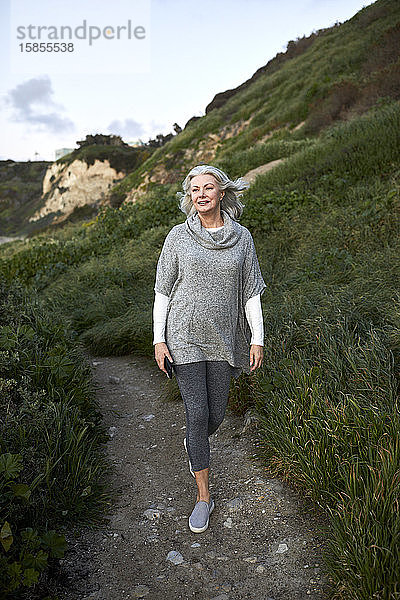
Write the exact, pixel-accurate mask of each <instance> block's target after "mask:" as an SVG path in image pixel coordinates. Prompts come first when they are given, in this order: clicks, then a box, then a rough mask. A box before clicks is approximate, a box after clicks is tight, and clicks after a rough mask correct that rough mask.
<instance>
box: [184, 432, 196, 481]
mask: <svg viewBox="0 0 400 600" xmlns="http://www.w3.org/2000/svg"><path fill="white" fill-rule="evenodd" d="M183 445H184V447H185V450H186V454H187V455H188V462H189V471H190V473H191V475H192V477H194V478H195V479H196V475H195V474H194V471H193V469H192V465H191V464H190V458H189V452H188V451H187V448H186V438H183Z"/></svg>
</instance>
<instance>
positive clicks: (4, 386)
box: [0, 282, 108, 598]
mask: <svg viewBox="0 0 400 600" xmlns="http://www.w3.org/2000/svg"><path fill="white" fill-rule="evenodd" d="M0 415H1V417H0V543H1V547H0V566H1V569H0V572H1V575H0V595H1V597H2V598H3V597H4V598H6V597H8V595H9V594H13V593H14V591H15V592H16V591H18V590H19V589H23V588H24V587H27V586H28V587H32V596H31V597H32V598H33V597H36V595H35V594H36V592H35V590H36V585H37V584H38V585H39V584H41V581H42V577H41V575H42V574H44V572H45V571H46V569H47V566H48V565H49V564H50V562H52V561H53V562H54V559H56V558H60V557H61V556H62V553H63V551H64V547H65V540H64V537H63V534H62V533H61V532H60V533H55V530H58V531H63V530H65V529H66V528H67V527H71V526H75V525H76V524H78V523H90V522H98V521H99V520H101V519H102V518H103V515H104V511H105V509H106V507H107V506H108V493H107V491H106V488H107V473H108V465H107V462H106V459H105V456H104V454H103V449H102V445H103V443H104V442H105V440H106V436H105V432H104V430H103V427H102V425H101V417H100V414H99V413H98V410H97V405H96V401H95V390H94V385H93V383H92V379H91V372H90V367H89V365H88V364H87V361H86V359H85V356H84V354H83V351H82V349H81V348H80V347H79V345H77V343H76V339H75V338H74V337H73V336H71V334H70V332H69V331H68V329H67V327H66V325H65V324H62V323H61V322H60V321H58V320H57V318H56V316H55V315H50V314H49V312H48V308H46V310H45V309H44V307H43V304H42V303H41V301H40V300H39V298H38V297H37V295H36V294H35V292H34V291H33V290H31V291H30V292H29V294H28V293H27V292H26V291H24V289H23V288H22V287H21V286H18V285H16V284H14V285H12V286H8V285H6V284H4V282H3V283H1V284H0Z"/></svg>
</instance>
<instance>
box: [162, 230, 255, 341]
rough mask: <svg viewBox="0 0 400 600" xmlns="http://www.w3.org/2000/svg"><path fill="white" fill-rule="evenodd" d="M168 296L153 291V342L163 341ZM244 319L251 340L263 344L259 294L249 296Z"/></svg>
mask: <svg viewBox="0 0 400 600" xmlns="http://www.w3.org/2000/svg"><path fill="white" fill-rule="evenodd" d="M222 227H223V225H222V226H221V227H206V229H207V231H218V230H219V229H222ZM168 301H169V296H165V295H164V294H160V292H155V298H154V306H153V327H154V340H153V345H154V344H159V343H160V342H165V325H166V321H167V307H168ZM244 311H245V314H246V319H247V322H248V324H249V327H250V331H251V342H250V344H255V345H257V346H263V345H264V321H263V316H262V308H261V296H260V294H257V295H256V296H253V297H252V298H250V299H249V300H248V301H247V302H246V305H245V307H244Z"/></svg>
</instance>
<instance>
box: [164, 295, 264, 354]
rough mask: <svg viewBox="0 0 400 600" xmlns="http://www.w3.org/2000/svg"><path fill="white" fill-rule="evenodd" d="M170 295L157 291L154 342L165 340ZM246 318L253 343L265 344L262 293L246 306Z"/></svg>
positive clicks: (250, 300) (251, 299)
mask: <svg viewBox="0 0 400 600" xmlns="http://www.w3.org/2000/svg"><path fill="white" fill-rule="evenodd" d="M168 301H169V297H168V296H165V295H164V294H160V292H155V298H154V306H153V326H154V340H153V345H154V344H159V343H160V342H165V324H166V321H167V307H168ZM244 310H245V314H246V319H247V321H248V323H249V326H250V331H251V342H250V343H251V344H256V345H257V346H263V345H264V322H263V316H262V308H261V298H260V294H257V295H256V296H253V297H252V298H250V299H249V300H248V301H247V302H246V305H245V307H244Z"/></svg>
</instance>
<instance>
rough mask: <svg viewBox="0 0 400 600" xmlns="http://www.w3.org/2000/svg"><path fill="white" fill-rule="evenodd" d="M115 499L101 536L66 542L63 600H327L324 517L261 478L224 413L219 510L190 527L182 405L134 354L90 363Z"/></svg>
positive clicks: (191, 494) (249, 448) (218, 442)
mask: <svg viewBox="0 0 400 600" xmlns="http://www.w3.org/2000/svg"><path fill="white" fill-rule="evenodd" d="M90 360H91V364H92V369H93V375H94V379H95V380H96V382H97V384H98V401H99V403H100V407H101V410H102V412H103V414H104V420H105V424H106V426H107V427H108V431H109V435H110V441H109V442H108V444H107V448H108V454H109V458H110V461H111V463H112V465H113V482H112V483H113V487H114V489H115V490H116V491H117V500H116V503H115V505H114V507H113V510H112V514H111V518H110V521H109V522H108V524H107V525H106V526H104V527H103V528H102V529H98V530H89V529H84V530H83V531H82V532H81V533H80V534H79V535H78V536H74V535H72V536H70V538H71V539H69V540H68V541H69V549H68V551H67V553H66V556H65V558H64V559H63V571H64V572H65V573H67V580H68V587H67V590H66V591H65V592H64V594H63V595H61V596H60V598H63V600H89V599H90V600H123V599H133V598H147V599H148V600H178V599H182V600H187V599H190V598H197V599H198V600H242V599H245V598H246V599H254V600H255V599H257V600H303V599H306V598H313V599H315V600H324V598H326V594H325V593H324V586H325V585H326V579H325V578H324V575H323V564H322V557H321V555H322V550H323V544H324V540H323V536H322V533H321V524H322V517H321V515H318V514H317V511H316V510H315V508H313V507H312V505H311V504H310V502H309V501H307V500H305V499H304V498H303V497H302V496H300V495H299V494H298V493H296V492H295V491H294V490H292V489H291V488H290V487H289V486H288V485H285V484H284V483H282V482H280V481H278V480H277V479H276V478H273V477H272V476H269V475H268V471H267V470H266V468H265V467H263V465H262V464H261V462H260V461H259V460H256V459H255V456H254V453H255V447H254V442H253V441H252V438H251V435H250V434H249V433H242V430H243V420H242V419H240V418H239V417H237V416H235V415H234V414H232V413H231V412H229V411H228V412H227V415H226V418H225V420H224V422H223V424H222V425H221V427H220V429H219V430H218V432H217V433H216V434H214V436H212V438H211V439H210V442H211V470H212V475H211V485H210V489H211V493H212V495H213V498H214V500H215V510H214V512H213V514H212V515H211V517H210V526H209V528H208V529H207V530H206V531H205V532H204V533H202V534H195V533H192V532H191V531H190V530H189V527H188V517H189V515H190V513H191V511H192V509H193V506H194V502H195V497H196V490H195V483H194V480H193V478H192V477H191V475H190V472H189V469H188V463H187V455H186V453H185V449H184V447H183V438H184V436H185V420H184V418H185V417H184V411H183V404H182V403H181V402H166V401H165V399H164V398H163V389H164V383H165V375H164V374H163V373H161V372H160V371H159V370H158V368H157V366H156V365H155V363H154V362H152V361H151V360H149V359H146V358H141V357H137V356H131V355H130V356H120V357H93V356H92V357H90Z"/></svg>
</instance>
